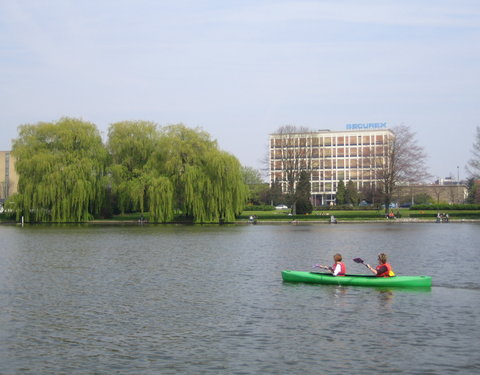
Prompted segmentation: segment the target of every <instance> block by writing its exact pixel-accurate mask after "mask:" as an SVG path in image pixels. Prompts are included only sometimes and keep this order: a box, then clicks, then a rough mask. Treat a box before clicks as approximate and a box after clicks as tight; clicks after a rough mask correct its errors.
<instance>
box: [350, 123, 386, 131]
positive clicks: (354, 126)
mask: <svg viewBox="0 0 480 375" xmlns="http://www.w3.org/2000/svg"><path fill="white" fill-rule="evenodd" d="M346 127H347V129H348V130H355V129H385V128H386V127H387V123H386V122H369V123H366V124H347V125H346Z"/></svg>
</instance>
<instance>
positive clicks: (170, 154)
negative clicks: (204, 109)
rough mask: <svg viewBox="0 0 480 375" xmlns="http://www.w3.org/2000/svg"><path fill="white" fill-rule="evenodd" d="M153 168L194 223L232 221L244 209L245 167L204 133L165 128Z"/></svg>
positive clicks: (182, 126) (183, 212)
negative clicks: (167, 180)
mask: <svg viewBox="0 0 480 375" xmlns="http://www.w3.org/2000/svg"><path fill="white" fill-rule="evenodd" d="M151 168H152V169H153V170H156V171H158V172H159V173H160V175H162V176H164V177H167V178H169V180H170V181H171V183H172V189H173V192H174V199H173V204H174V206H175V208H177V209H178V210H180V211H181V212H182V214H183V215H184V216H186V217H190V218H192V219H193V220H194V221H195V222H229V221H233V220H234V219H235V216H236V215H239V214H240V213H241V212H242V210H243V208H244V204H245V200H246V196H247V189H246V186H245V184H244V183H243V175H242V166H241V165H240V163H239V162H238V160H237V159H236V158H235V157H234V156H232V155H230V154H228V153H226V152H224V151H221V150H219V149H218V146H217V143H216V142H215V141H213V140H211V139H210V136H209V135H208V133H206V132H204V131H202V130H199V129H190V128H187V127H186V126H184V125H182V124H178V125H171V126H167V127H165V128H163V129H162V131H161V137H160V143H159V148H158V152H157V153H156V154H155V156H154V158H152V164H151Z"/></svg>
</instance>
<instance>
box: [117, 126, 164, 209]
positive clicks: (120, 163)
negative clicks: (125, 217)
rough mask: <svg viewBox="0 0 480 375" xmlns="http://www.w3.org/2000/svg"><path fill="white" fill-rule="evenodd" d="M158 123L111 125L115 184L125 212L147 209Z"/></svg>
mask: <svg viewBox="0 0 480 375" xmlns="http://www.w3.org/2000/svg"><path fill="white" fill-rule="evenodd" d="M158 135H159V134H158V130H157V125H156V124H154V123H152V122H146V121H124V122H117V123H114V124H112V125H110V127H109V130H108V142H107V149H108V151H109V153H110V157H111V166H110V171H111V178H112V182H111V188H112V193H113V196H114V197H116V200H117V204H118V208H119V210H120V211H121V212H126V211H130V210H140V211H141V212H142V213H143V212H144V211H145V209H146V205H147V204H148V202H147V194H148V192H149V191H151V190H149V185H151V183H152V176H151V173H150V172H151V171H150V170H148V168H146V165H147V163H148V161H149V159H150V158H151V157H152V155H153V153H154V152H155V150H156V149H157V145H158Z"/></svg>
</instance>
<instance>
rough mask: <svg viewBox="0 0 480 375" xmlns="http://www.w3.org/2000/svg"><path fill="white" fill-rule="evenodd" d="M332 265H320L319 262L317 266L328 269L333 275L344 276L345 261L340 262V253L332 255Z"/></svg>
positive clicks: (345, 271) (345, 270)
mask: <svg viewBox="0 0 480 375" xmlns="http://www.w3.org/2000/svg"><path fill="white" fill-rule="evenodd" d="M333 261H334V263H333V266H331V267H329V266H322V265H321V264H319V265H318V267H319V268H323V269H325V270H329V271H330V272H331V273H332V275H333V276H345V274H346V273H347V269H346V267H345V263H343V262H342V255H341V254H339V253H337V254H335V255H334V256H333Z"/></svg>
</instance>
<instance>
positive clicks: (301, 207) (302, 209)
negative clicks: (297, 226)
mask: <svg viewBox="0 0 480 375" xmlns="http://www.w3.org/2000/svg"><path fill="white" fill-rule="evenodd" d="M296 211H297V214H298V215H304V214H311V213H312V211H313V206H312V202H310V199H299V200H297V207H296Z"/></svg>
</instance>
